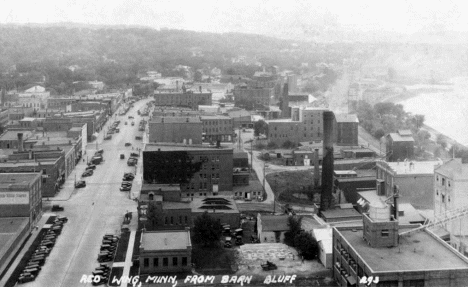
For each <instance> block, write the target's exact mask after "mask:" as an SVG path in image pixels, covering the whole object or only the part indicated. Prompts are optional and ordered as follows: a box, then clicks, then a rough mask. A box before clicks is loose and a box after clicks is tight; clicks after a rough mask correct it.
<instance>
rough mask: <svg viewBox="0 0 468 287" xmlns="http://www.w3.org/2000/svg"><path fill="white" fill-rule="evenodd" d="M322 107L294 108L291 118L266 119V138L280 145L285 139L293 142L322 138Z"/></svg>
mask: <svg viewBox="0 0 468 287" xmlns="http://www.w3.org/2000/svg"><path fill="white" fill-rule="evenodd" d="M326 110H327V109H324V108H305V109H299V108H294V109H293V110H292V116H291V119H278V120H268V121H266V122H267V123H268V133H269V136H268V140H269V141H270V142H273V143H275V144H277V145H278V146H280V145H282V144H283V143H284V142H286V141H291V142H295V143H299V142H313V141H321V140H322V139H323V112H324V111H326Z"/></svg>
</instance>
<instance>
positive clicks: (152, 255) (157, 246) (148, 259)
mask: <svg viewBox="0 0 468 287" xmlns="http://www.w3.org/2000/svg"><path fill="white" fill-rule="evenodd" d="M191 263H192V242H191V241H190V231H189V230H172V231H151V232H143V233H142V234H141V241H140V273H141V274H154V273H164V274H167V273H177V272H189V271H190V270H192V265H191Z"/></svg>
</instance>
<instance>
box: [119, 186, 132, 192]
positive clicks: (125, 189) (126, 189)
mask: <svg viewBox="0 0 468 287" xmlns="http://www.w3.org/2000/svg"><path fill="white" fill-rule="evenodd" d="M130 190H132V187H131V186H122V187H120V191H130Z"/></svg>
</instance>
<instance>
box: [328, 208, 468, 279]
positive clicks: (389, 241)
mask: <svg viewBox="0 0 468 287" xmlns="http://www.w3.org/2000/svg"><path fill="white" fill-rule="evenodd" d="M373 208H374V207H372V206H371V210H370V212H369V214H364V215H363V226H362V225H361V226H346V227H334V228H333V277H334V279H335V280H336V282H337V283H338V285H339V286H395V287H398V286H465V285H466V282H467V281H468V259H467V258H466V257H464V256H463V255H461V254H460V253H459V252H457V251H456V250H455V249H453V248H452V247H451V246H450V245H449V244H448V243H446V242H445V241H444V240H442V239H440V238H439V237H438V236H437V235H436V234H434V233H433V232H432V231H430V230H427V229H425V230H420V231H418V232H416V231H414V229H415V228H417V227H419V226H420V225H415V224H414V225H401V224H399V222H398V220H397V218H398V216H396V217H395V216H394V215H392V217H390V214H389V213H390V212H389V210H390V208H388V206H387V207H384V206H382V207H381V208H378V207H375V210H374V209H373ZM379 209H380V210H379ZM394 214H398V210H397V211H396V212H395V213H394ZM411 231H412V232H411ZM405 232H407V233H406V234H403V233H405Z"/></svg>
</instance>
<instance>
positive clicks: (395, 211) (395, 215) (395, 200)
mask: <svg viewBox="0 0 468 287" xmlns="http://www.w3.org/2000/svg"><path fill="white" fill-rule="evenodd" d="M398 189H399V188H398V185H395V186H394V187H393V218H395V220H398V197H400V193H399V190H398Z"/></svg>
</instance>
